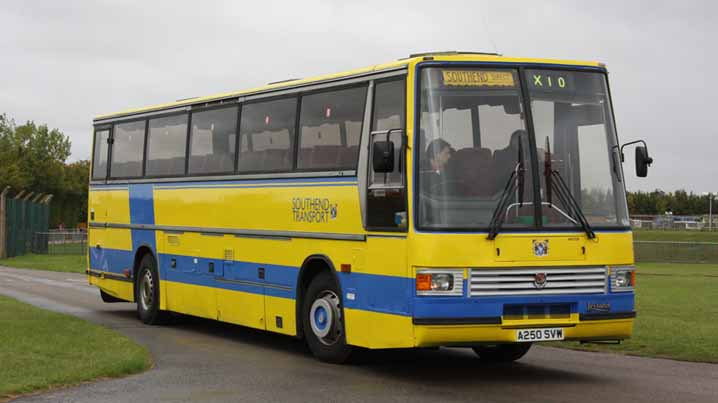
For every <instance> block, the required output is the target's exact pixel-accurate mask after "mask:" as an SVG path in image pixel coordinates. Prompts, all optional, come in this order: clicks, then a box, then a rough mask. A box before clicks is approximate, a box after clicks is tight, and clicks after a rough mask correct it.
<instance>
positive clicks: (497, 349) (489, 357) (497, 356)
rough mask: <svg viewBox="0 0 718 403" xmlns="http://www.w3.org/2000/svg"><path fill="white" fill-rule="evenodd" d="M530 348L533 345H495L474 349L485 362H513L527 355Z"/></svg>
mask: <svg viewBox="0 0 718 403" xmlns="http://www.w3.org/2000/svg"><path fill="white" fill-rule="evenodd" d="M530 348H531V343H513V344H495V345H491V346H480V347H474V352H475V353H476V354H477V355H478V356H479V358H481V359H482V360H483V361H488V362H513V361H516V360H518V359H520V358H521V357H523V356H524V355H526V353H528V352H529V349H530Z"/></svg>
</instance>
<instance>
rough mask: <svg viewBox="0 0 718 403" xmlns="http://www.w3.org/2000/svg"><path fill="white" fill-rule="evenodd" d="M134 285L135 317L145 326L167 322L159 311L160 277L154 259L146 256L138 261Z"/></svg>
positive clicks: (163, 313)
mask: <svg viewBox="0 0 718 403" xmlns="http://www.w3.org/2000/svg"><path fill="white" fill-rule="evenodd" d="M137 273H138V275H137V281H136V283H135V300H136V301H137V316H138V317H139V318H140V320H141V321H142V322H143V323H145V324H147V325H160V324H163V323H165V322H166V321H167V312H164V311H161V310H160V276H159V272H158V271H157V264H156V263H155V259H154V257H152V255H150V254H146V255H144V256H143V257H142V260H141V261H140V267H139V270H138V271H137Z"/></svg>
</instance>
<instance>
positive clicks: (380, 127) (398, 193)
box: [366, 79, 407, 231]
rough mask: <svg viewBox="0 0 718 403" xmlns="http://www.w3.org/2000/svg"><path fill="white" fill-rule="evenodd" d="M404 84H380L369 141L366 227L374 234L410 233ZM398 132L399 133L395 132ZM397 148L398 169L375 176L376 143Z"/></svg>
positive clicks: (377, 87) (395, 165) (377, 86)
mask: <svg viewBox="0 0 718 403" xmlns="http://www.w3.org/2000/svg"><path fill="white" fill-rule="evenodd" d="M405 91H406V86H405V84H404V80H403V79H401V80H392V81H384V82H378V83H376V86H375V89H374V107H373V111H372V127H371V132H372V137H371V138H370V139H369V140H370V141H369V150H370V151H369V164H368V167H369V178H368V179H369V180H368V186H369V188H368V189H367V204H366V206H367V213H366V214H367V215H366V226H367V228H368V229H370V230H379V231H406V228H407V214H406V211H407V210H406V187H405V175H404V170H405V167H406V164H405V163H406V161H404V155H405V154H406V152H405V150H406V148H405V146H406V145H405V144H403V143H404V141H403V138H405V133H404V130H405V127H404V121H405V112H404V111H405V110H406V103H405ZM395 129H398V130H395ZM387 136H388V140H389V141H390V142H391V143H393V145H394V165H393V170H392V171H391V172H375V171H374V169H373V165H372V160H373V155H372V154H373V150H374V147H373V146H374V143H375V142H386V141H387Z"/></svg>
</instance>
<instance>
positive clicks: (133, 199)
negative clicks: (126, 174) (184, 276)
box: [129, 183, 162, 278]
mask: <svg viewBox="0 0 718 403" xmlns="http://www.w3.org/2000/svg"><path fill="white" fill-rule="evenodd" d="M129 187H130V197H129V199H130V223H131V224H147V225H154V224H155V201H154V194H153V185H152V184H149V183H143V184H131V185H129ZM130 233H131V236H132V250H133V251H134V252H137V250H138V249H139V248H140V247H142V246H146V247H148V248H150V250H151V251H153V252H155V251H157V241H156V237H155V231H154V230H144V229H131V230H130ZM133 255H134V254H133ZM161 276H162V275H160V278H162V277H161Z"/></svg>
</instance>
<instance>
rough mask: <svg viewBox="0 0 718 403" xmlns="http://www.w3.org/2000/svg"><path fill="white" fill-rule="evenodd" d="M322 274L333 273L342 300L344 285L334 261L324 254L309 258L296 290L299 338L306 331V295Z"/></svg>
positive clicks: (303, 267)
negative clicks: (303, 325)
mask: <svg viewBox="0 0 718 403" xmlns="http://www.w3.org/2000/svg"><path fill="white" fill-rule="evenodd" d="M322 272H329V273H331V275H332V277H334V282H335V283H336V285H337V288H338V291H339V298H340V300H341V299H342V284H341V282H340V281H339V276H338V275H337V271H336V269H335V267H334V263H332V260H331V259H330V258H329V257H328V256H326V255H323V254H315V255H311V256H308V257H307V258H306V259H304V262H302V266H301V268H300V269H299V276H298V277H297V289H296V304H295V305H296V306H295V315H296V316H295V317H296V323H297V337H299V338H303V337H304V329H303V327H302V320H301V317H302V316H301V315H302V305H303V304H304V296H305V295H304V294H305V293H306V291H307V288H308V287H309V284H310V283H311V281H312V279H313V278H314V277H316V276H317V275H319V274H320V273H322Z"/></svg>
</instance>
